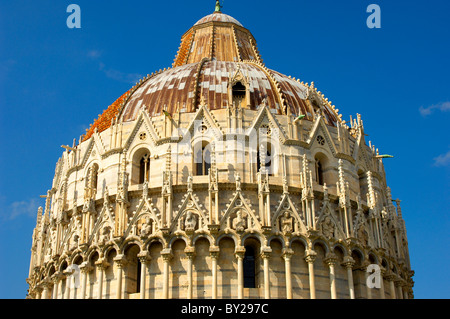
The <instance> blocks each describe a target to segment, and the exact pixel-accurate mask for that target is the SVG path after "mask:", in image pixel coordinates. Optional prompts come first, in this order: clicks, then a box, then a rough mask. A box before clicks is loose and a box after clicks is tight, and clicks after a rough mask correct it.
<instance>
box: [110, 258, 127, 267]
mask: <svg viewBox="0 0 450 319" xmlns="http://www.w3.org/2000/svg"><path fill="white" fill-rule="evenodd" d="M113 260H114V262H115V263H116V265H117V267H119V268H123V267H125V266H126V265H127V264H128V260H127V258H126V257H125V255H117V256H116V257H114V259H113Z"/></svg>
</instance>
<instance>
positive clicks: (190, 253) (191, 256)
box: [184, 247, 195, 259]
mask: <svg viewBox="0 0 450 319" xmlns="http://www.w3.org/2000/svg"><path fill="white" fill-rule="evenodd" d="M184 253H185V254H186V256H187V258H188V259H194V257H195V247H186V248H185V249H184Z"/></svg>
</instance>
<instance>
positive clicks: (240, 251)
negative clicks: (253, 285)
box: [235, 247, 245, 299]
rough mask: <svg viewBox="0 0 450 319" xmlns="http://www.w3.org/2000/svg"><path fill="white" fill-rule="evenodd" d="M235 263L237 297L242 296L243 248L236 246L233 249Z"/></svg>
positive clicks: (240, 297)
mask: <svg viewBox="0 0 450 319" xmlns="http://www.w3.org/2000/svg"><path fill="white" fill-rule="evenodd" d="M235 255H236V259H237V265H238V269H237V270H238V274H237V275H238V291H237V293H238V299H243V298H244V257H245V248H244V247H237V248H236V251H235Z"/></svg>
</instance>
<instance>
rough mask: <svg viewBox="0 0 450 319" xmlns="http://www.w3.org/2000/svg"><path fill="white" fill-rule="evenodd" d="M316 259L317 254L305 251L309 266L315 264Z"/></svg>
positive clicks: (309, 250)
mask: <svg viewBox="0 0 450 319" xmlns="http://www.w3.org/2000/svg"><path fill="white" fill-rule="evenodd" d="M316 257H317V253H316V252H315V251H314V250H312V249H308V250H307V251H305V260H306V262H307V263H308V264H309V263H314V261H316Z"/></svg>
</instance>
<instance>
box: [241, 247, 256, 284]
mask: <svg viewBox="0 0 450 319" xmlns="http://www.w3.org/2000/svg"><path fill="white" fill-rule="evenodd" d="M243 264H244V288H256V270H255V250H254V249H253V247H251V246H246V247H245V256H244V262H243Z"/></svg>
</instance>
